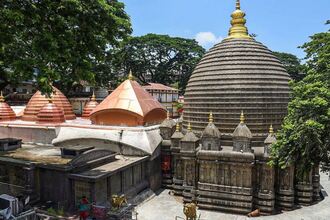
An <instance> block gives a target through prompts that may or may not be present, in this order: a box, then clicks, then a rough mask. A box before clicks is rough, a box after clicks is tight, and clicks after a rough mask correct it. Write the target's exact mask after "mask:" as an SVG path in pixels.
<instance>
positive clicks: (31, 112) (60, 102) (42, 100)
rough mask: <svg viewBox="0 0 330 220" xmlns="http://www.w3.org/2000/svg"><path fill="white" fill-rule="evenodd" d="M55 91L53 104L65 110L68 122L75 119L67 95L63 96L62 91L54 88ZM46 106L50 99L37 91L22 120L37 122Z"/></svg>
mask: <svg viewBox="0 0 330 220" xmlns="http://www.w3.org/2000/svg"><path fill="white" fill-rule="evenodd" d="M53 89H54V91H55V92H54V94H53V95H52V101H53V103H54V104H55V105H57V106H58V107H59V108H62V109H63V111H64V117H65V119H66V120H72V119H75V118H76V115H75V114H74V113H73V110H72V106H71V104H70V102H69V100H68V99H67V98H66V97H65V95H63V93H62V92H61V91H60V90H58V89H57V88H55V87H53ZM46 104H48V99H47V98H46V96H45V95H42V94H41V92H40V91H37V92H36V93H35V94H34V95H33V96H32V98H31V99H30V101H29V103H28V104H27V106H26V108H25V110H24V113H23V116H22V120H24V121H36V120H37V114H38V112H39V111H40V109H41V108H42V107H43V106H44V105H46Z"/></svg>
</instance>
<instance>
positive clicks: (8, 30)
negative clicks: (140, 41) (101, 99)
mask: <svg viewBox="0 0 330 220" xmlns="http://www.w3.org/2000/svg"><path fill="white" fill-rule="evenodd" d="M130 33H131V24H130V19H129V17H128V15H127V14H126V12H125V11H124V4H123V3H121V2H118V1H117V0H111V1H108V0H62V1H53V0H42V1H34V0H15V1H13V0H3V1H1V3H0V44H1V45H0V73H1V76H0V83H1V84H0V86H1V87H4V86H5V85H7V84H9V83H15V82H17V81H21V80H23V79H33V78H35V79H36V80H37V82H38V86H39V89H41V90H42V91H43V92H44V93H50V92H51V90H52V89H51V87H50V84H51V83H52V82H54V84H55V85H57V86H59V87H61V89H62V90H64V91H69V90H70V89H71V87H72V84H73V83H74V82H79V81H80V80H84V81H87V82H89V83H92V84H96V85H97V84H98V83H100V82H101V83H104V82H103V81H96V79H100V78H103V77H97V76H95V74H98V72H97V71H98V70H99V69H100V67H99V66H98V65H103V64H104V63H105V62H106V58H107V51H108V50H109V49H113V48H115V47H117V46H118V44H119V41H122V40H123V39H125V38H126V37H127V36H128V34H130ZM101 69H102V68H101Z"/></svg>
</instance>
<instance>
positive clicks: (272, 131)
mask: <svg viewBox="0 0 330 220" xmlns="http://www.w3.org/2000/svg"><path fill="white" fill-rule="evenodd" d="M269 134H274V129H273V125H272V124H271V125H270V127H269Z"/></svg>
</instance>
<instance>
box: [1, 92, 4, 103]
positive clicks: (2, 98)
mask: <svg viewBox="0 0 330 220" xmlns="http://www.w3.org/2000/svg"><path fill="white" fill-rule="evenodd" d="M4 101H5V97H3V94H2V91H1V92H0V102H4Z"/></svg>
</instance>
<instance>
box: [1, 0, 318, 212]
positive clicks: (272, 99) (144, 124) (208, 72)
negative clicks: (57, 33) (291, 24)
mask: <svg viewBox="0 0 330 220" xmlns="http://www.w3.org/2000/svg"><path fill="white" fill-rule="evenodd" d="M231 17H232V20H231V28H230V30H229V35H228V37H227V38H225V39H224V40H223V41H222V42H220V43H218V44H216V45H215V46H214V47H212V48H211V49H210V50H209V51H208V52H207V53H206V54H205V56H204V57H203V58H202V60H201V61H200V62H199V64H198V65H197V66H196V68H195V70H194V72H193V73H192V75H191V77H190V79H189V82H188V85H187V89H186V93H185V102H184V113H183V117H182V118H180V119H177V120H173V119H171V118H170V117H169V113H167V114H166V110H165V109H164V107H162V105H161V104H160V103H159V102H158V101H157V100H156V99H155V98H154V97H152V95H150V94H149V93H148V92H147V91H146V90H145V89H143V87H142V86H141V85H140V84H139V83H138V82H137V81H135V80H134V77H133V75H132V73H130V75H129V77H128V79H127V80H125V81H124V82H123V83H122V84H120V85H119V86H118V87H117V88H116V89H115V90H114V91H113V92H112V93H111V94H110V95H109V96H108V97H106V98H105V99H104V100H103V101H102V102H101V103H98V102H97V101H96V100H95V96H94V95H93V96H92V97H91V100H90V101H89V102H88V103H87V104H86V106H85V107H84V109H83V114H82V117H77V116H76V115H75V114H74V112H73V111H72V106H71V104H70V102H69V101H68V99H67V98H66V97H65V96H64V94H63V93H62V92H61V91H60V90H58V89H57V88H55V87H53V93H52V94H51V95H50V97H46V96H45V95H43V94H42V93H41V92H40V91H37V92H36V93H35V94H34V95H33V97H32V98H31V100H30V101H29V103H28V104H27V106H26V107H25V109H24V110H23V111H22V112H20V113H18V114H17V115H16V114H15V112H14V111H13V109H12V108H11V107H10V106H9V105H8V104H7V103H6V101H5V98H4V97H3V96H2V93H1V95H0V194H2V193H6V194H10V195H13V196H16V197H23V198H29V199H28V201H29V203H30V204H31V205H34V204H38V203H39V204H40V203H41V204H45V203H46V202H47V201H52V202H53V203H54V204H55V205H56V207H63V208H65V209H68V210H70V209H71V210H72V209H75V207H76V206H77V204H78V201H79V199H81V198H82V196H86V197H87V198H89V200H90V201H93V202H94V203H95V204H96V205H103V206H107V205H108V201H111V198H112V195H121V194H124V195H125V196H127V197H128V198H129V199H133V198H134V197H136V196H137V195H139V193H141V192H142V191H144V190H146V189H151V190H153V191H156V190H158V189H160V188H161V187H164V188H169V189H171V190H172V191H173V192H174V194H176V195H178V196H182V198H183V201H184V202H195V203H196V204H197V206H198V207H199V208H202V209H211V210H217V211H225V212H231V213H241V214H247V213H249V212H251V211H253V210H255V209H259V210H260V212H261V214H264V215H270V214H273V213H275V212H276V210H291V209H293V208H294V207H295V205H297V204H298V205H310V204H313V203H314V202H317V201H319V200H320V176H319V166H318V165H315V167H314V168H313V170H312V171H311V172H309V173H305V174H303V175H302V176H299V175H298V174H297V172H295V166H294V164H293V165H290V166H288V167H287V168H285V169H280V168H278V167H271V166H270V165H269V163H268V162H269V160H270V154H271V148H272V145H273V144H274V143H275V142H276V136H275V132H274V131H277V130H278V129H280V128H281V123H282V121H283V118H284V117H285V116H286V114H287V105H288V102H289V95H290V89H289V85H288V83H289V80H290V77H289V75H288V73H287V72H286V70H285V68H284V66H283V65H282V64H281V62H280V61H279V60H278V59H277V58H276V57H275V56H274V55H273V53H272V52H271V51H270V50H269V49H268V48H267V47H266V46H264V45H263V44H261V43H259V42H257V41H256V40H255V39H254V38H253V37H251V36H250V35H249V34H248V29H247V27H246V19H245V13H244V12H243V11H242V10H241V6H240V1H239V0H237V2H236V10H235V11H234V12H233V13H232V15H231Z"/></svg>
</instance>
